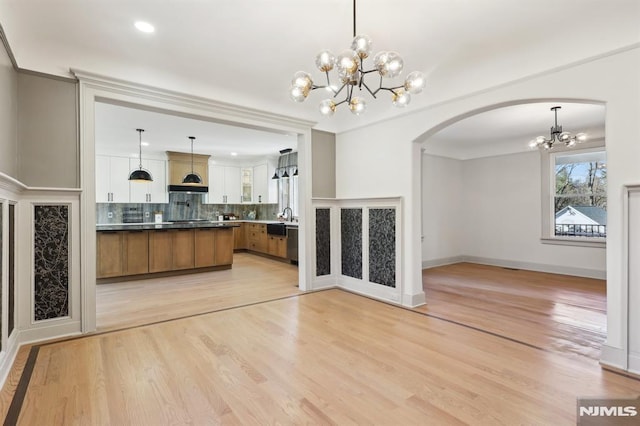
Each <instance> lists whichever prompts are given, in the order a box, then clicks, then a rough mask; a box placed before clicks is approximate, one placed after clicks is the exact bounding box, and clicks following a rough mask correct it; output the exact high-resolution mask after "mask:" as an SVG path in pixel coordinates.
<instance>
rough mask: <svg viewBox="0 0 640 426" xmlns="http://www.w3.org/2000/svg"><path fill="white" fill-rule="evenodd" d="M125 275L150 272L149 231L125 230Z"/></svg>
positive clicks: (123, 251) (123, 247)
mask: <svg viewBox="0 0 640 426" xmlns="http://www.w3.org/2000/svg"><path fill="white" fill-rule="evenodd" d="M123 234H124V235H123V241H122V257H123V271H122V272H123V275H137V274H148V273H149V232H148V231H128V232H123Z"/></svg>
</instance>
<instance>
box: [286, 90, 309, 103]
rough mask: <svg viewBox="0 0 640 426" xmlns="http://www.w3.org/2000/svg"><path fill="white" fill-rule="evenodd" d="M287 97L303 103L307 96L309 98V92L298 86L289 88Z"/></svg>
mask: <svg viewBox="0 0 640 426" xmlns="http://www.w3.org/2000/svg"><path fill="white" fill-rule="evenodd" d="M289 96H290V97H291V99H293V100H294V101H296V102H304V100H305V99H307V96H309V90H305V89H304V88H302V87H298V86H291V87H290V88H289Z"/></svg>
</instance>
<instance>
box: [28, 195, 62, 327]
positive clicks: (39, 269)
mask: <svg viewBox="0 0 640 426" xmlns="http://www.w3.org/2000/svg"><path fill="white" fill-rule="evenodd" d="M34 213H35V218H34V278H35V289H34V293H35V302H34V303H35V306H34V311H35V320H36V321H41V320H45V319H51V318H60V317H64V316H67V315H69V206H64V205H61V206H46V205H42V206H35V210H34Z"/></svg>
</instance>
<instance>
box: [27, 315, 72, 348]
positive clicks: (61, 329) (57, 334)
mask: <svg viewBox="0 0 640 426" xmlns="http://www.w3.org/2000/svg"><path fill="white" fill-rule="evenodd" d="M80 334H82V331H81V328H80V321H73V322H65V323H63V324H55V323H52V324H51V325H49V326H47V327H37V328H30V329H27V330H21V331H20V334H19V336H18V339H19V341H20V344H21V345H22V344H25V343H38V342H42V341H45V340H51V339H59V338H63V337H69V336H77V335H80Z"/></svg>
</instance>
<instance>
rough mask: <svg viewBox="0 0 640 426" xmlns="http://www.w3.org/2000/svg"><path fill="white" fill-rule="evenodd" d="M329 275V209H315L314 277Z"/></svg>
mask: <svg viewBox="0 0 640 426" xmlns="http://www.w3.org/2000/svg"><path fill="white" fill-rule="evenodd" d="M323 275H331V209H316V276H317V277H320V276H323Z"/></svg>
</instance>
